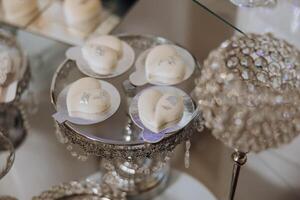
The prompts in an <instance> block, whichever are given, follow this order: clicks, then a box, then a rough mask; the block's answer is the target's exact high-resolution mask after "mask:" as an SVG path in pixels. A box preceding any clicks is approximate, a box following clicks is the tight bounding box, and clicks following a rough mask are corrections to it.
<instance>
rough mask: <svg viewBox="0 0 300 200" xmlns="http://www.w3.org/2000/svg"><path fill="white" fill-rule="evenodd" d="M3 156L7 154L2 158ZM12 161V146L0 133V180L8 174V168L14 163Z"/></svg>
mask: <svg viewBox="0 0 300 200" xmlns="http://www.w3.org/2000/svg"><path fill="white" fill-rule="evenodd" d="M6 152H7V153H6ZM3 154H7V155H4V156H3ZM4 160H5V161H4ZM14 160H15V149H14V146H13V144H12V143H11V141H10V139H9V138H8V137H6V136H5V135H4V134H3V133H1V132H0V161H1V166H0V180H1V179H2V178H3V177H4V176H5V175H6V174H7V173H8V172H9V170H10V168H11V167H12V165H13V163H14ZM3 161H4V162H3ZM3 163H4V165H3Z"/></svg>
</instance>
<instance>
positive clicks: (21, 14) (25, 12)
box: [2, 0, 38, 19]
mask: <svg viewBox="0 0 300 200" xmlns="http://www.w3.org/2000/svg"><path fill="white" fill-rule="evenodd" d="M2 6H3V10H4V14H5V17H6V18H7V19H19V18H26V17H31V16H32V15H33V14H34V13H36V11H37V10H38V3H37V0H2Z"/></svg>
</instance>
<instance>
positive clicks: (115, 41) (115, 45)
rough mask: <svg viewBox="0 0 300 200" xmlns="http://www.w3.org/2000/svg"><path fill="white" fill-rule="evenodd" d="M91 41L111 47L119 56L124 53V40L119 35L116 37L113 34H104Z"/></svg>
mask: <svg viewBox="0 0 300 200" xmlns="http://www.w3.org/2000/svg"><path fill="white" fill-rule="evenodd" d="M89 43H92V44H97V45H101V46H106V47H109V48H111V49H113V50H115V51H116V52H117V54H118V57H120V56H121V55H122V53H123V52H122V41H121V40H120V39H119V38H118V37H115V36H112V35H102V36H99V37H96V38H93V39H91V40H90V41H89Z"/></svg>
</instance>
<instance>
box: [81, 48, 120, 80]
mask: <svg viewBox="0 0 300 200" xmlns="http://www.w3.org/2000/svg"><path fill="white" fill-rule="evenodd" d="M82 54H83V57H84V59H85V60H86V61H87V63H88V64H89V66H90V68H91V69H92V70H93V71H94V72H95V73H97V74H101V75H108V74H111V73H112V72H113V70H114V69H115V67H116V64H117V62H118V55H117V52H116V51H114V50H113V49H111V48H109V47H106V46H100V45H97V44H94V43H87V44H86V45H84V46H83V48H82Z"/></svg>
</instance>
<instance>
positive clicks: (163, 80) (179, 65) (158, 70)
mask: <svg viewBox="0 0 300 200" xmlns="http://www.w3.org/2000/svg"><path fill="white" fill-rule="evenodd" d="M145 69H146V70H145V71H146V78H147V80H148V81H149V82H150V83H159V84H170V85H171V84H177V83H179V82H181V81H182V80H183V79H184V75H185V71H186V66H185V64H184V61H183V59H182V58H181V56H180V55H178V53H177V52H176V50H175V48H174V47H173V46H171V45H159V46H156V47H154V48H153V49H152V50H151V51H150V52H149V54H148V56H147V58H146V62H145Z"/></svg>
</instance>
